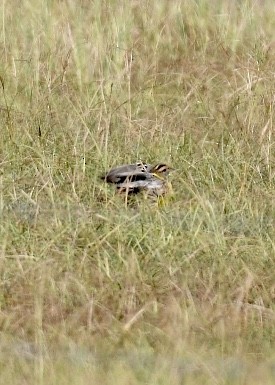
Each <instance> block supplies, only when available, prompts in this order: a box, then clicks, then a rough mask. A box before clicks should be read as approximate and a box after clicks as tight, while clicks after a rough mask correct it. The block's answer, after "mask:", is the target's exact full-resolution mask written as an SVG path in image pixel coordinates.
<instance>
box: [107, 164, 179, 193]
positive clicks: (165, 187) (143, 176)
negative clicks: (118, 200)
mask: <svg viewBox="0 0 275 385" xmlns="http://www.w3.org/2000/svg"><path fill="white" fill-rule="evenodd" d="M173 170H174V169H173V168H172V167H170V166H168V165H167V164H165V163H157V164H155V165H151V164H149V163H146V162H137V163H133V164H125V165H122V166H118V167H115V168H113V169H111V170H110V171H108V172H107V173H106V174H105V175H103V176H102V177H101V179H103V180H105V181H106V182H107V183H113V184H115V185H116V188H117V191H118V192H119V193H120V194H126V195H127V196H130V195H131V196H132V195H136V194H139V193H143V194H144V195H145V196H146V197H155V198H159V197H163V196H164V195H166V194H167V193H169V192H171V191H172V186H171V184H170V183H169V182H168V180H167V177H168V175H169V173H170V172H171V171H173Z"/></svg>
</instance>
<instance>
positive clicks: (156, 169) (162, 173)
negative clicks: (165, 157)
mask: <svg viewBox="0 0 275 385" xmlns="http://www.w3.org/2000/svg"><path fill="white" fill-rule="evenodd" d="M173 170H174V168H173V167H170V166H168V165H167V164H165V163H158V164H156V165H155V166H153V167H152V168H150V169H149V172H150V174H153V175H155V176H157V177H161V178H165V177H167V176H168V175H169V173H170V172H171V171H173Z"/></svg>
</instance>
